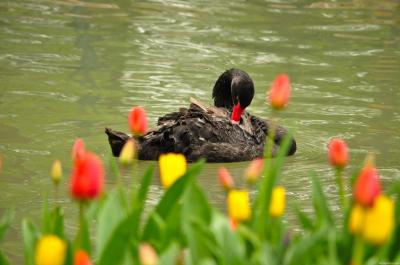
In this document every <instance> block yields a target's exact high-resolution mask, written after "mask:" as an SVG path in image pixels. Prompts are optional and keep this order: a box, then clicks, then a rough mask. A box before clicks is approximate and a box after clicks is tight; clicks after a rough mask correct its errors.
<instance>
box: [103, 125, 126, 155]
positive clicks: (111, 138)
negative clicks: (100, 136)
mask: <svg viewBox="0 0 400 265" xmlns="http://www.w3.org/2000/svg"><path fill="white" fill-rule="evenodd" d="M105 133H106V134H107V135H108V142H109V143H110V146H111V150H112V153H113V155H114V156H119V154H120V153H121V150H122V147H123V146H124V145H125V143H126V141H127V140H128V139H129V138H130V137H129V135H127V134H125V133H123V132H118V131H114V130H112V129H110V128H105Z"/></svg>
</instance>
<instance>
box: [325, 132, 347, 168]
mask: <svg viewBox="0 0 400 265" xmlns="http://www.w3.org/2000/svg"><path fill="white" fill-rule="evenodd" d="M328 158H329V162H330V163H331V165H332V166H334V167H337V168H343V167H345V166H346V165H347V162H348V160H349V154H348V151H347V145H346V142H345V141H343V140H342V139H332V140H331V141H330V142H329V144H328Z"/></svg>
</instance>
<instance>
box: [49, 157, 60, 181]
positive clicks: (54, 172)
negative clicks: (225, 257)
mask: <svg viewBox="0 0 400 265" xmlns="http://www.w3.org/2000/svg"><path fill="white" fill-rule="evenodd" d="M61 177H62V167H61V161H60V160H56V161H54V163H53V166H52V167H51V179H52V180H53V182H54V184H56V185H58V183H59V182H60V180H61Z"/></svg>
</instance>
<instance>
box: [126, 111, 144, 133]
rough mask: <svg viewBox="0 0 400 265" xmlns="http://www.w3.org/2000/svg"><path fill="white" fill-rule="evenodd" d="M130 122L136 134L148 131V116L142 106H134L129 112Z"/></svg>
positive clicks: (132, 130)
mask: <svg viewBox="0 0 400 265" xmlns="http://www.w3.org/2000/svg"><path fill="white" fill-rule="evenodd" d="M128 124H129V128H130V130H131V132H132V133H133V134H134V135H143V134H145V133H146V131H147V116H146V112H145V111H144V109H143V108H142V107H134V108H132V110H131V111H130V112H129V117H128Z"/></svg>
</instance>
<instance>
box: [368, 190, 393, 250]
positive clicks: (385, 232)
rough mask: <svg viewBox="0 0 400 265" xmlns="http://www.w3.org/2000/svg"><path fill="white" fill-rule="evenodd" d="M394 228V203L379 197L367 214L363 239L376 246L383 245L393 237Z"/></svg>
mask: <svg viewBox="0 0 400 265" xmlns="http://www.w3.org/2000/svg"><path fill="white" fill-rule="evenodd" d="M393 228H394V203H393V200H392V199H390V198H389V197H387V196H385V195H379V196H378V197H377V198H376V201H375V203H374V205H373V207H372V208H368V209H367V211H366V214H365V223H364V227H363V232H362V236H363V238H364V239H365V240H366V241H368V242H370V243H372V244H375V245H382V244H383V243H385V242H386V241H387V240H388V239H389V238H390V236H391V235H392V232H393Z"/></svg>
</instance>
